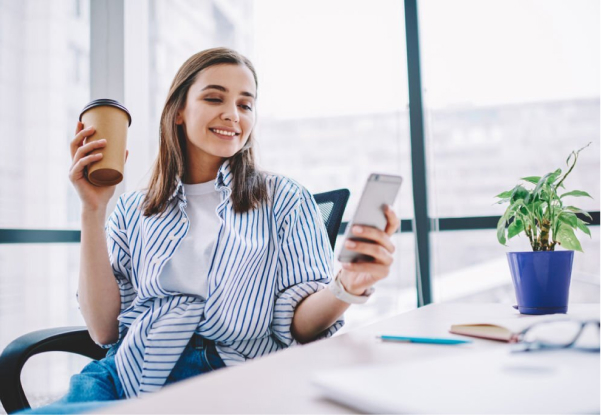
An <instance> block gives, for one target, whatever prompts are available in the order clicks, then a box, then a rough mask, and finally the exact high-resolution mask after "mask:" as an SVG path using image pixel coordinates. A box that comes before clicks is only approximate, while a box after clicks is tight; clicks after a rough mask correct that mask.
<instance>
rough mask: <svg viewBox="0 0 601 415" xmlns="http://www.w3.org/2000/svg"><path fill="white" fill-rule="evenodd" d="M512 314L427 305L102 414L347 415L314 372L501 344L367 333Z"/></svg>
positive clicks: (593, 309) (438, 332) (432, 331)
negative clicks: (384, 338)
mask: <svg viewBox="0 0 601 415" xmlns="http://www.w3.org/2000/svg"><path fill="white" fill-rule="evenodd" d="M516 314H517V311H515V310H514V309H513V308H512V307H511V306H510V305H508V304H459V303H446V304H431V305H428V306H426V307H422V308H419V309H416V310H413V311H410V312H407V313H403V314H400V315H398V316H395V317H392V318H389V319H386V320H383V321H380V322H378V323H375V324H372V325H369V326H367V327H363V328H359V329H356V330H354V331H351V332H348V333H346V334H342V335H339V336H334V337H333V338H330V339H327V340H322V341H318V342H314V343H311V344H307V345H303V346H296V347H291V348H289V349H286V350H283V351H281V352H278V353H275V354H272V355H269V356H264V357H261V358H259V359H255V360H253V361H249V362H247V363H245V364H244V365H241V366H237V367H231V368H226V369H222V370H219V371H216V372H211V373H208V374H204V375H201V376H198V377H196V378H192V379H188V380H185V381H182V382H179V383H178V384H175V385H172V386H168V387H165V388H164V389H163V390H161V391H160V392H158V393H156V394H154V395H152V396H148V397H145V398H143V399H137V400H130V401H127V402H124V403H123V404H119V405H116V406H115V407H113V408H111V409H110V410H107V411H104V413H353V412H354V411H353V410H352V409H350V408H347V407H344V406H341V405H338V404H336V403H334V402H331V401H329V400H327V399H324V398H322V397H321V396H320V394H319V391H318V390H317V389H316V388H315V386H313V385H312V384H311V378H312V376H313V375H314V373H316V372H321V371H324V370H326V371H327V370H329V369H339V368H345V367H349V366H352V365H358V364H371V363H376V364H378V363H379V364H381V363H390V364H393V363H403V362H409V361H412V362H413V361H417V360H418V359H428V358H431V357H433V356H436V357H439V356H448V357H454V356H464V355H466V354H469V353H473V351H474V350H475V349H477V350H501V349H505V348H507V347H508V345H507V344H506V343H502V342H496V341H491V340H482V339H474V343H473V344H471V345H463V346H460V347H457V346H445V345H431V344H407V343H403V344H398V343H383V342H380V341H379V340H377V339H376V338H375V336H376V335H379V334H384V333H399V334H400V333H402V334H404V335H407V336H412V335H413V336H423V337H426V336H433V337H434V336H438V337H441V336H444V337H458V336H453V335H450V334H449V333H448V330H449V328H450V326H451V325H452V324H456V323H464V322H469V321H472V322H486V321H488V320H492V319H498V318H503V317H510V316H513V315H516ZM591 314H593V315H596V316H599V304H571V305H570V308H569V311H568V315H574V316H578V315H591Z"/></svg>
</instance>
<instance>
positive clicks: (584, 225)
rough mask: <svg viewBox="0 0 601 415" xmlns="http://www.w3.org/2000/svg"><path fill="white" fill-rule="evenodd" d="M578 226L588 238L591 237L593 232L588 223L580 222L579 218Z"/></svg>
mask: <svg viewBox="0 0 601 415" xmlns="http://www.w3.org/2000/svg"><path fill="white" fill-rule="evenodd" d="M576 226H577V227H578V229H580V230H581V231H582V232H584V233H586V234H587V235H588V236H591V231H590V230H589V228H588V226H586V222H585V221H583V220H580V219H579V218H576ZM591 238H592V236H591Z"/></svg>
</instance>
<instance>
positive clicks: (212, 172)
mask: <svg viewBox="0 0 601 415" xmlns="http://www.w3.org/2000/svg"><path fill="white" fill-rule="evenodd" d="M190 156H191V155H190ZM207 156H208V155H207ZM224 160H225V159H224V158H222V157H215V156H208V157H190V158H189V160H188V163H187V166H186V180H185V183H186V184H197V183H206V182H209V181H211V180H215V178H216V177H217V172H218V171H219V167H221V164H222V163H223V161H224Z"/></svg>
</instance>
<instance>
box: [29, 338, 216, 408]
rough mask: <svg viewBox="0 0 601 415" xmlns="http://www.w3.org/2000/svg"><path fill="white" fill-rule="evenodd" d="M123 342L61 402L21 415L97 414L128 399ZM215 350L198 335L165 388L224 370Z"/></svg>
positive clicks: (88, 370) (85, 371) (74, 384)
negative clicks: (120, 364)
mask: <svg viewBox="0 0 601 415" xmlns="http://www.w3.org/2000/svg"><path fill="white" fill-rule="evenodd" d="M120 344H121V342H119V343H117V344H115V345H114V346H113V347H111V348H110V349H109V350H108V352H107V354H106V357H105V358H104V359H101V360H94V361H92V362H90V363H89V364H88V365H87V366H86V367H84V368H83V370H82V371H81V373H79V374H77V375H73V376H72V377H71V384H70V386H69V391H68V392H67V394H66V395H65V396H63V397H62V398H61V399H60V400H58V401H56V402H54V403H52V404H50V405H46V406H42V407H40V408H36V409H27V410H24V411H20V412H18V413H19V414H77V413H82V412H86V411H92V410H98V409H101V408H104V407H107V406H110V405H114V404H116V403H118V402H117V401H118V400H120V399H125V398H126V397H125V392H124V391H123V388H122V386H121V382H120V381H119V376H118V375H117V368H116V366H115V353H117V349H118V348H119V346H120ZM224 366H225V364H224V363H223V360H221V358H220V357H219V354H218V353H217V350H216V349H215V343H214V342H212V341H210V340H206V339H203V338H202V337H200V336H198V335H196V334H195V335H194V336H192V339H191V340H190V342H189V343H188V345H187V346H186V348H185V349H184V351H183V353H182V355H181V357H180V358H179V360H178V361H177V363H176V364H175V367H174V368H173V370H172V371H171V374H170V375H169V377H168V378H167V381H166V382H165V385H169V384H171V383H175V382H178V381H180V380H184V379H187V378H190V377H193V376H197V375H200V374H203V373H207V372H210V371H212V370H217V369H220V368H222V367H224Z"/></svg>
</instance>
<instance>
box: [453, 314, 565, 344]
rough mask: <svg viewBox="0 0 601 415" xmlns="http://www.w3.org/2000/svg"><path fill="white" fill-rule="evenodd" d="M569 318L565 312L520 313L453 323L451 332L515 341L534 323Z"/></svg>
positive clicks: (509, 341)
mask: <svg viewBox="0 0 601 415" xmlns="http://www.w3.org/2000/svg"><path fill="white" fill-rule="evenodd" d="M569 319H570V317H568V316H567V315H565V314H551V315H544V316H526V315H522V314H519V315H515V316H513V317H510V318H504V319H495V320H490V321H488V322H479V323H462V324H453V325H452V326H451V329H450V330H449V332H450V333H453V334H462V335H464V336H471V337H479V338H482V339H489V340H498V341H502V342H508V343H514V342H516V341H517V340H518V339H517V336H518V334H519V333H521V332H522V331H523V330H524V329H526V328H528V327H530V326H532V325H533V324H537V323H542V322H548V321H562V320H569Z"/></svg>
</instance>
